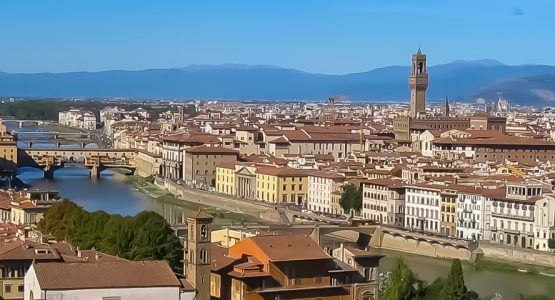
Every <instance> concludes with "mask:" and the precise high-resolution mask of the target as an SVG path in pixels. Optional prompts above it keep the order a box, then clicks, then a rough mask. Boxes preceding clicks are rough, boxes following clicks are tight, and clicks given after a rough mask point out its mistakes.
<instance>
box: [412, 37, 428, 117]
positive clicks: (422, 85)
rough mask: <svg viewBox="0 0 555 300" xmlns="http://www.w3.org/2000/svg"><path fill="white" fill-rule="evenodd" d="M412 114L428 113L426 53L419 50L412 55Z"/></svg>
mask: <svg viewBox="0 0 555 300" xmlns="http://www.w3.org/2000/svg"><path fill="white" fill-rule="evenodd" d="M409 87H410V116H411V117H412V118H419V117H421V116H424V115H425V114H426V89H427V88H428V71H427V69H426V54H423V53H422V51H421V50H420V47H419V48H418V51H417V52H416V53H415V54H413V55H412V70H411V72H410V74H409Z"/></svg>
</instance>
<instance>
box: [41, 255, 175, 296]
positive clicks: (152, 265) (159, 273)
mask: <svg viewBox="0 0 555 300" xmlns="http://www.w3.org/2000/svg"><path fill="white" fill-rule="evenodd" d="M33 268H34V269H35V273H36V276H37V280H38V282H39V285H40V287H41V289H43V290H75V289H93V288H133V287H174V286H175V287H180V286H181V283H180V282H179V280H178V279H177V277H176V276H175V274H174V273H173V271H172V270H171V268H170V266H169V265H168V263H167V262H166V261H118V262H103V263H95V264H91V263H58V262H49V263H35V264H33Z"/></svg>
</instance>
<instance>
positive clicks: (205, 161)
mask: <svg viewBox="0 0 555 300" xmlns="http://www.w3.org/2000/svg"><path fill="white" fill-rule="evenodd" d="M238 157H239V153H238V152H237V151H234V150H231V149H228V148H224V147H221V146H207V145H202V146H196V147H189V148H186V149H185V150H184V154H183V181H184V183H185V184H187V185H191V186H196V187H200V188H213V187H216V165H219V164H222V163H228V164H235V162H236V161H237V158H238Z"/></svg>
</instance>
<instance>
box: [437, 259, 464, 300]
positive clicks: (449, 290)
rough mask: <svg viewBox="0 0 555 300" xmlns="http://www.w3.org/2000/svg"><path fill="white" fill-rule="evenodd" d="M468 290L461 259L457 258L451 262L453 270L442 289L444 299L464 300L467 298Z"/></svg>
mask: <svg viewBox="0 0 555 300" xmlns="http://www.w3.org/2000/svg"><path fill="white" fill-rule="evenodd" d="M467 294H468V290H467V288H466V286H465V285H464V274H463V270H462V265H461V261H460V260H458V259H456V260H454V261H453V263H452V264H451V271H450V272H449V276H448V277H447V280H446V281H445V284H444V286H443V289H442V290H441V298H440V299H443V300H464V299H466V298H467Z"/></svg>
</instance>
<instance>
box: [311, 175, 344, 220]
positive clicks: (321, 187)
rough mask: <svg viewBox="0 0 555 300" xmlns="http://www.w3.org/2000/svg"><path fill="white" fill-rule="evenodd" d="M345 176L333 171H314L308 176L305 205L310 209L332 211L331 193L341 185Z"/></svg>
mask: <svg viewBox="0 0 555 300" xmlns="http://www.w3.org/2000/svg"><path fill="white" fill-rule="evenodd" d="M344 181H345V176H343V175H341V174H338V173H333V172H323V171H315V172H312V173H310V175H309V176H308V197H307V207H308V209H310V210H313V211H318V212H323V213H332V212H333V211H332V194H333V192H334V191H338V190H339V187H340V186H341V185H343V182H344Z"/></svg>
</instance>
